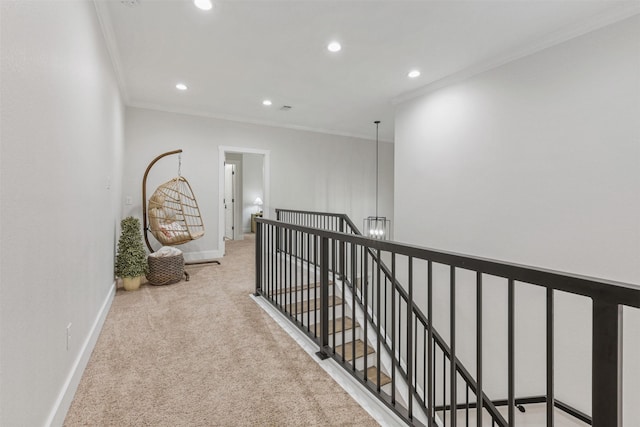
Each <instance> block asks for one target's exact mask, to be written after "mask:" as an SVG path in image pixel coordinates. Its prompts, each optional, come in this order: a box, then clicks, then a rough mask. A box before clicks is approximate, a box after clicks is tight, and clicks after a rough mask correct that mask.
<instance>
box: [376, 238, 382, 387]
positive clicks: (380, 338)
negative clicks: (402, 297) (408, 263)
mask: <svg viewBox="0 0 640 427" xmlns="http://www.w3.org/2000/svg"><path fill="white" fill-rule="evenodd" d="M380 255H381V254H380V249H378V260H380V259H382V258H380ZM377 264H378V281H377V282H378V283H377V293H378V298H377V304H376V316H378V320H377V322H376V341H377V343H376V344H377V345H376V362H377V363H376V384H377V387H376V388H377V391H378V393H379V392H380V367H381V366H382V365H381V363H380V341H381V340H382V334H381V333H380V319H381V316H380V309H381V307H380V300H381V299H382V298H380V289H381V288H380V263H379V262H378V263H377Z"/></svg>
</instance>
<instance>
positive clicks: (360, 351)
mask: <svg viewBox="0 0 640 427" xmlns="http://www.w3.org/2000/svg"><path fill="white" fill-rule="evenodd" d="M345 347H347V352H346V354H345V356H344V360H347V361H349V362H351V361H352V360H353V359H354V357H353V344H352V343H347V344H345ZM342 351H343V349H342V346H341V345H339V346H337V347H336V354H338V355H340V356H342ZM372 353H375V349H374V348H373V347H371V346H370V345H368V346H367V354H372ZM364 355H365V345H364V341H362V340H356V354H355V359H359V358H360V357H362V356H364Z"/></svg>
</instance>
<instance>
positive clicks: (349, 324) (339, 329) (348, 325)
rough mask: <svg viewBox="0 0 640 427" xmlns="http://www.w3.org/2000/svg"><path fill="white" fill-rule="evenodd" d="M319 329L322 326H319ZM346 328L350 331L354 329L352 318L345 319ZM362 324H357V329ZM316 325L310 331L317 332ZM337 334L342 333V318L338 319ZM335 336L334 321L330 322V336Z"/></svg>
mask: <svg viewBox="0 0 640 427" xmlns="http://www.w3.org/2000/svg"><path fill="white" fill-rule="evenodd" d="M317 327H318V328H319V327H320V325H318V326H317ZM344 327H345V329H346V330H347V331H348V330H350V329H352V328H353V320H352V319H351V318H350V317H345V318H344ZM359 327H360V324H359V323H357V322H356V328H359ZM315 328H316V325H311V326H310V329H311V330H315ZM335 332H336V333H338V332H342V317H340V318H338V319H336V331H335ZM332 334H333V320H329V335H332Z"/></svg>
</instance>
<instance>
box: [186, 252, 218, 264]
mask: <svg viewBox="0 0 640 427" xmlns="http://www.w3.org/2000/svg"><path fill="white" fill-rule="evenodd" d="M182 255H183V256H184V260H185V261H186V262H194V261H210V260H212V259H220V258H222V256H223V255H224V253H223V252H222V251H201V252H185V253H183V254H182Z"/></svg>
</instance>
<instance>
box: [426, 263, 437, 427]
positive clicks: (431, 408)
mask: <svg viewBox="0 0 640 427" xmlns="http://www.w3.org/2000/svg"><path fill="white" fill-rule="evenodd" d="M431 270H432V264H431V261H427V327H428V328H429V330H428V331H427V345H428V346H429V350H428V351H429V360H428V363H427V365H428V366H429V372H428V373H427V380H428V381H427V396H428V398H427V399H425V402H428V413H429V416H428V417H427V423H428V425H427V427H433V425H435V419H434V418H435V415H436V411H435V408H436V397H435V393H434V384H435V378H434V375H435V369H434V365H433V364H434V363H435V357H434V351H435V348H434V346H433V277H432V271H431Z"/></svg>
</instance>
